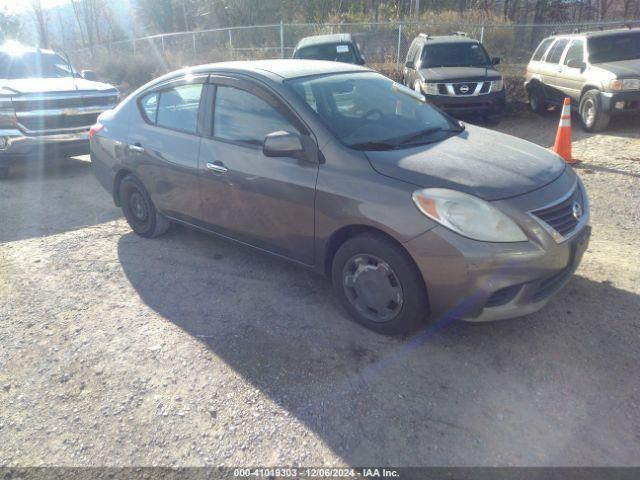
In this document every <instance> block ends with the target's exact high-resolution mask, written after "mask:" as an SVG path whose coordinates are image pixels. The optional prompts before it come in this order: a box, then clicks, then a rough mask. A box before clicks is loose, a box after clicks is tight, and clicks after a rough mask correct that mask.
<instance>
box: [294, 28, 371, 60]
mask: <svg viewBox="0 0 640 480" xmlns="http://www.w3.org/2000/svg"><path fill="white" fill-rule="evenodd" d="M293 58H297V59H302V60H327V61H330V62H344V63H353V64H355V65H364V64H365V61H364V57H363V56H362V53H360V48H359V47H358V44H357V43H356V41H355V40H354V39H353V37H352V36H351V34H350V33H336V34H331V35H315V36H313V37H305V38H303V39H302V40H300V41H299V42H298V44H297V45H296V48H295V50H294V51H293Z"/></svg>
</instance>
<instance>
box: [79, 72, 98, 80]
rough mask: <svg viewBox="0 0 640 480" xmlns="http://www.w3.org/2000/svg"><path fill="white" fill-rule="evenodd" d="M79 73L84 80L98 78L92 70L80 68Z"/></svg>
mask: <svg viewBox="0 0 640 480" xmlns="http://www.w3.org/2000/svg"><path fill="white" fill-rule="evenodd" d="M80 75H82V78H84V79H85V80H90V81H92V82H95V81H96V80H98V76H97V75H96V72H94V71H93V70H82V72H80Z"/></svg>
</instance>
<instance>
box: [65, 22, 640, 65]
mask: <svg viewBox="0 0 640 480" xmlns="http://www.w3.org/2000/svg"><path fill="white" fill-rule="evenodd" d="M624 26H636V27H637V26H640V19H638V20H628V21H618V22H601V23H565V24H544V25H531V24H529V25H513V24H506V23H505V24H469V23H463V22H460V23H424V22H421V23H412V22H387V23H340V24H287V23H280V24H274V25H257V26H245V27H232V28H220V29H210V30H200V31H190V32H176V33H168V34H160V35H151V36H147V37H142V38H136V39H129V40H122V41H118V42H113V43H109V44H103V45H94V46H92V47H88V48H84V49H80V50H77V51H75V52H73V53H72V57H73V60H74V63H75V64H76V65H79V66H83V67H84V68H87V67H95V65H96V64H99V63H101V62H102V63H104V62H105V61H106V60H109V59H111V60H112V59H116V58H118V57H122V56H131V55H135V56H143V57H149V58H152V59H153V60H154V61H157V62H159V63H161V64H163V65H164V66H166V67H167V69H171V68H177V67H180V66H185V65H195V64H200V63H208V62H218V61H225V60H249V59H265V58H290V57H291V55H292V53H293V50H294V48H295V46H296V44H297V43H298V41H299V40H300V39H301V38H303V37H306V36H310V35H319V34H327V33H351V34H352V35H353V36H354V38H355V40H356V41H357V42H358V45H359V46H360V48H361V50H362V52H363V54H364V56H365V58H366V61H367V63H368V64H369V65H372V66H374V67H375V66H376V65H385V66H386V67H387V68H395V67H398V66H400V65H401V64H402V63H403V62H404V59H405V57H406V54H407V50H408V48H409V45H410V44H411V41H412V40H413V38H415V37H416V36H417V35H418V33H421V32H422V33H427V34H430V35H445V34H451V33H453V32H465V33H467V35H469V37H472V38H476V39H478V40H480V41H482V42H483V43H484V45H485V46H486V48H487V50H488V52H489V54H490V55H491V56H500V57H501V58H502V65H503V68H505V67H506V68H509V66H513V67H518V66H524V64H526V63H527V62H528V60H529V58H530V56H531V53H532V52H533V50H534V48H535V47H536V45H537V44H538V43H539V41H540V40H541V39H542V38H544V37H546V36H549V35H551V34H553V33H556V32H557V33H565V32H573V31H588V30H598V29H611V28H620V27H624Z"/></svg>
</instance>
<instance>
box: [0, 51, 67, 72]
mask: <svg viewBox="0 0 640 480" xmlns="http://www.w3.org/2000/svg"><path fill="white" fill-rule="evenodd" d="M70 76H72V72H71V70H70V69H69V64H68V63H67V62H66V61H65V60H64V59H63V58H62V57H61V56H60V55H56V54H55V53H43V52H19V53H15V54H13V53H12V54H8V53H0V78H60V77H70Z"/></svg>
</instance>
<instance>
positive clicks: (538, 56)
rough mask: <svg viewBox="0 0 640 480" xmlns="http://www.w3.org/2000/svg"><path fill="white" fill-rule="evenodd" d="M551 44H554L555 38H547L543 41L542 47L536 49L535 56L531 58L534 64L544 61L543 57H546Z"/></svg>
mask: <svg viewBox="0 0 640 480" xmlns="http://www.w3.org/2000/svg"><path fill="white" fill-rule="evenodd" d="M551 42H553V38H547V39H545V40H543V41H542V42H541V43H540V45H538V48H536V51H535V52H533V56H532V57H531V61H532V62H539V61H540V60H542V57H543V56H544V54H545V53H546V51H547V49H548V48H549V45H551Z"/></svg>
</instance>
